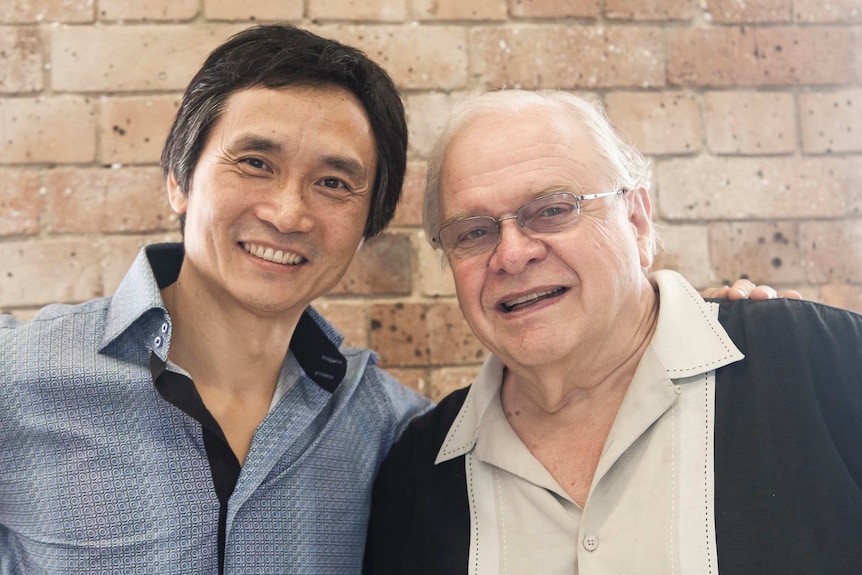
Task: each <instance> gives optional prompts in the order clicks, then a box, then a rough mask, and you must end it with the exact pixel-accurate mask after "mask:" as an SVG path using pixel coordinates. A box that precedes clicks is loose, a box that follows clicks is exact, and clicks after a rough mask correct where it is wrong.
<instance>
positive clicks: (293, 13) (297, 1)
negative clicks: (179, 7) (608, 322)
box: [204, 0, 303, 20]
mask: <svg viewBox="0 0 862 575" xmlns="http://www.w3.org/2000/svg"><path fill="white" fill-rule="evenodd" d="M302 10H303V0H255V1H254V2H237V1H236V0H204V12H205V14H206V17H207V19H209V20H299V19H301V18H302Z"/></svg>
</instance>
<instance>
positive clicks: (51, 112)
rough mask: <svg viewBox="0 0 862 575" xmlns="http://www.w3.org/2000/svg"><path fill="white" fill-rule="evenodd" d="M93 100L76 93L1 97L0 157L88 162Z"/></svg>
mask: <svg viewBox="0 0 862 575" xmlns="http://www.w3.org/2000/svg"><path fill="white" fill-rule="evenodd" d="M95 156H96V119H95V111H94V106H93V103H92V101H91V100H90V99H89V98H81V97H77V96H57V97H46V98H16V99H6V100H0V158H2V159H3V160H2V161H3V162H4V163H7V164H27V163H42V162H46V163H54V162H56V163H64V162H91V161H93V159H94V158H95Z"/></svg>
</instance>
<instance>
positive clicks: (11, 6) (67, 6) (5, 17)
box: [0, 0, 96, 24]
mask: <svg viewBox="0 0 862 575" xmlns="http://www.w3.org/2000/svg"><path fill="white" fill-rule="evenodd" d="M95 4H96V3H95V2H94V1H93V0H6V1H5V2H0V22H6V23H9V24H33V23H41V22H92V21H93V14H94V12H95V10H94V6H95Z"/></svg>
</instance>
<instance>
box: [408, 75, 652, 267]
mask: <svg viewBox="0 0 862 575" xmlns="http://www.w3.org/2000/svg"><path fill="white" fill-rule="evenodd" d="M535 108H545V109H547V110H548V112H549V113H558V114H560V115H564V116H567V117H569V118H571V119H572V120H574V122H575V124H576V126H578V127H580V128H581V129H583V131H584V134H585V136H586V137H587V138H588V140H589V141H590V142H591V143H592V144H593V145H594V146H595V150H594V151H595V152H596V155H597V157H598V158H599V162H598V165H597V166H594V169H595V170H596V173H598V174H600V175H601V176H602V177H603V178H604V179H605V183H604V184H605V186H606V187H605V188H604V189H605V190H613V189H626V190H636V189H638V188H644V189H646V190H647V192H649V188H650V179H651V175H652V172H651V169H650V165H649V161H648V160H647V159H646V158H645V157H644V156H643V154H641V153H640V152H639V151H638V150H637V149H636V148H635V147H634V146H632V145H631V144H629V143H627V142H626V141H624V140H623V139H622V138H621V137H620V135H619V134H617V132H616V131H615V130H614V128H613V126H612V125H611V123H610V121H609V120H608V117H607V115H606V114H605V112H604V110H603V109H602V108H601V105H600V104H599V103H598V102H595V103H593V102H590V101H587V100H585V99H583V98H580V97H578V96H575V95H573V94H569V93H566V92H554V91H528V90H499V91H494V92H487V93H484V94H480V95H477V96H470V97H468V98H467V99H465V100H463V101H461V102H460V103H459V104H457V105H456V106H455V107H454V108H453V110H452V113H451V114H450V115H449V118H448V120H447V121H446V123H445V124H444V126H443V129H442V131H441V132H440V135H439V136H438V138H437V140H436V142H435V144H434V146H433V147H432V149H431V153H430V154H429V156H428V175H427V179H426V182H425V199H424V202H423V205H422V222H423V226H424V228H425V236H426V238H427V239H428V241H431V240H432V239H433V238H434V237H435V236H436V235H437V232H438V231H439V230H440V222H441V214H440V172H441V170H442V168H443V162H444V160H445V157H446V152H447V151H448V149H449V147H450V145H451V144H452V141H453V140H454V139H455V137H456V136H458V134H459V133H460V132H461V131H462V130H464V129H465V128H466V127H467V125H468V124H470V122H472V121H473V120H475V119H477V118H479V117H482V116H488V115H503V116H516V115H518V114H519V113H521V112H523V111H525V110H528V109H535ZM626 197H627V198H628V200H629V202H632V201H633V195H632V194H627V195H626ZM631 205H632V204H630V206H631ZM657 241H658V240H657V236H656V233H655V229H654V226H653V225H652V223H650V232H649V242H648V244H647V245H648V249H649V250H650V255H651V256H652V255H655V251H656V244H657ZM432 246H434V247H435V248H439V246H437V245H434V244H433V243H432Z"/></svg>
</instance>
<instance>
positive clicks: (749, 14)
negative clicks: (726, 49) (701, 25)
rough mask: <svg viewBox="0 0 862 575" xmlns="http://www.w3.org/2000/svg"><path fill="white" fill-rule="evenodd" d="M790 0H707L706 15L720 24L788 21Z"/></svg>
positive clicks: (790, 17)
mask: <svg viewBox="0 0 862 575" xmlns="http://www.w3.org/2000/svg"><path fill="white" fill-rule="evenodd" d="M791 4H792V2H791V0H745V2H740V1H739V0H707V2H706V15H708V18H709V20H711V21H713V22H717V23H721V24H753V23H764V22H790V21H791V19H792V15H791V14H792V13H791Z"/></svg>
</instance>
